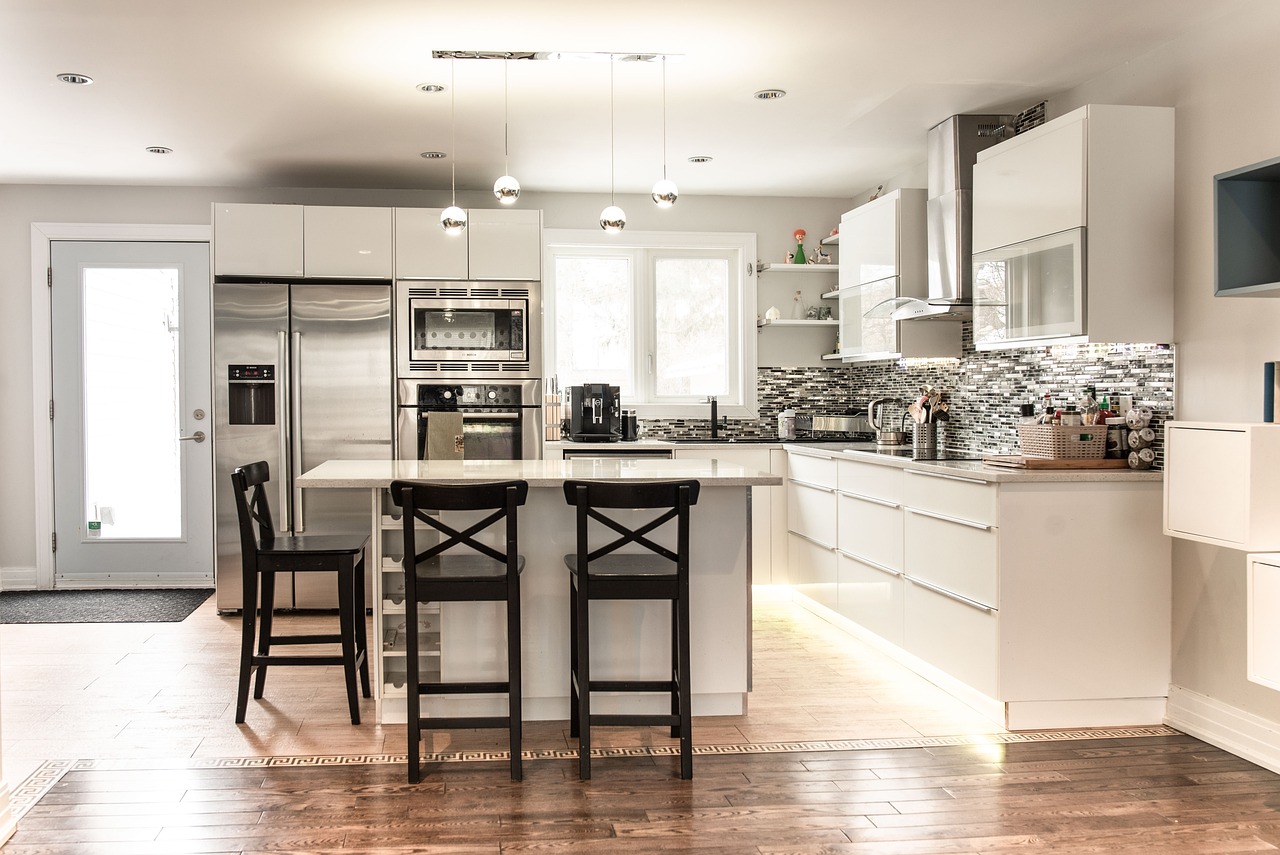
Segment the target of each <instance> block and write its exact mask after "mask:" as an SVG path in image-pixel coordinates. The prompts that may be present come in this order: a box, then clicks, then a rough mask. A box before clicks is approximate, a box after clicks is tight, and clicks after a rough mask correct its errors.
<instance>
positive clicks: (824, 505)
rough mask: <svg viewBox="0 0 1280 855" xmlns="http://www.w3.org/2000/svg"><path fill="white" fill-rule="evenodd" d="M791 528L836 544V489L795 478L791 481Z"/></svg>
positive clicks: (789, 522)
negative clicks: (810, 484) (801, 482)
mask: <svg viewBox="0 0 1280 855" xmlns="http://www.w3.org/2000/svg"><path fill="white" fill-rule="evenodd" d="M787 528H788V529H790V530H791V531H794V532H796V533H798V534H803V535H804V536H805V537H809V538H812V539H813V540H816V541H818V542H819V543H823V544H825V545H827V546H835V545H836V492H835V490H834V489H832V488H829V487H811V486H809V485H808V484H798V483H796V482H794V481H792V482H790V483H788V484H787Z"/></svg>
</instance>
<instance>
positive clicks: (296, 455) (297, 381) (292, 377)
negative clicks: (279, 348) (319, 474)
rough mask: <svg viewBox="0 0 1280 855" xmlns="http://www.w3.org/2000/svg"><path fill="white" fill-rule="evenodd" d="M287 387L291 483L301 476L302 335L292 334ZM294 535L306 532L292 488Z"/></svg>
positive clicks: (299, 497) (297, 496)
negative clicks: (291, 437) (290, 411)
mask: <svg viewBox="0 0 1280 855" xmlns="http://www.w3.org/2000/svg"><path fill="white" fill-rule="evenodd" d="M289 387H290V394H291V395H292V396H293V401H292V404H293V407H292V409H293V428H294V433H295V434H296V436H297V440H296V441H295V442H294V443H293V464H292V466H291V469H292V471H291V472H290V473H289V476H290V477H289V481H290V483H293V482H294V480H295V479H296V478H297V476H299V475H301V474H302V437H303V436H304V435H305V434H304V433H303V429H302V333H300V332H295V333H294V334H293V353H292V354H291V358H290V360H289ZM293 516H294V529H293V533H294V534H302V533H303V532H305V531H306V530H307V521H306V516H305V514H304V513H303V508H302V488H301V487H298V486H295V487H294V488H293Z"/></svg>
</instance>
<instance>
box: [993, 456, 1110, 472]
mask: <svg viewBox="0 0 1280 855" xmlns="http://www.w3.org/2000/svg"><path fill="white" fill-rule="evenodd" d="M982 462H983V463H990V464H991V465H992V466H1008V467H1010V468H1013V469H1128V468H1129V461H1128V460H1125V459H1124V458H1122V457H1077V458H1061V459H1054V458H1049V457H1023V456H1022V455H1021V454H987V455H983V458H982Z"/></svg>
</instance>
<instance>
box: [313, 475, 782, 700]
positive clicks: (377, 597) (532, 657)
mask: <svg viewBox="0 0 1280 855" xmlns="http://www.w3.org/2000/svg"><path fill="white" fill-rule="evenodd" d="M681 478H696V479H697V480H698V481H699V482H701V484H702V493H701V497H700V498H699V500H698V504H697V505H696V506H694V508H693V510H692V532H691V544H690V550H691V580H690V584H691V600H692V603H691V608H692V623H693V631H692V637H691V642H692V651H693V661H692V682H693V692H694V697H693V712H694V715H700V716H705V715H737V714H741V713H742V712H744V711H745V707H746V692H747V691H748V690H749V688H750V674H751V587H750V582H751V548H750V547H751V538H750V536H749V533H750V519H751V488H752V487H756V486H778V485H780V484H782V478H781V477H780V476H778V475H770V474H769V473H767V472H760V471H758V470H755V469H751V468H748V467H744V466H740V465H735V464H730V463H723V462H720V461H717V460H661V459H659V460H629V459H621V460H618V459H614V460H602V459H579V460H524V461H521V460H515V461H512V460H468V461H441V460H437V461H416V460H329V461H326V462H325V463H322V464H320V465H319V466H317V467H315V468H314V469H312V470H310V471H309V472H306V473H304V474H303V475H301V476H299V477H298V479H297V483H298V486H300V487H303V488H306V489H334V488H345V489H351V488H367V489H368V490H369V495H370V525H371V527H372V532H373V542H372V545H371V547H370V552H369V556H368V559H367V560H368V564H369V566H370V567H371V568H372V574H371V585H370V589H371V590H370V596H371V600H372V603H373V613H374V634H373V635H372V636H371V647H372V648H376V649H373V650H371V651H370V652H371V654H372V656H371V659H372V662H373V663H374V680H375V697H376V699H377V700H376V703H377V719H378V721H380V722H383V723H394V722H403V721H405V718H406V713H405V687H404V682H405V681H404V649H403V634H402V632H401V630H402V624H403V620H404V605H403V599H402V598H401V597H399V596H398V591H402V590H403V575H402V573H403V571H402V569H401V559H402V549H401V546H400V543H401V532H402V531H403V529H402V525H403V523H402V521H401V519H400V518H399V511H398V509H396V508H395V506H394V505H393V504H392V502H391V501H390V495H389V492H388V490H387V487H388V486H389V485H390V484H391V482H392V481H394V480H399V479H404V480H431V481H438V482H442V483H467V482H475V481H497V480H507V479H523V480H525V481H528V482H529V488H530V489H529V498H528V502H527V504H526V505H525V506H524V507H523V508H521V510H520V516H519V522H520V552H521V554H523V555H524V556H525V570H524V574H523V576H522V577H521V616H522V621H523V625H522V629H521V644H522V648H523V663H522V664H523V669H524V715H525V718H526V719H528V720H534V721H537V720H560V719H567V718H568V717H569V578H568V570H567V569H566V568H565V566H564V561H563V556H564V555H565V554H567V553H569V552H572V551H574V549H575V532H574V513H573V509H572V508H571V507H569V505H568V504H566V502H565V500H564V493H563V492H562V489H561V488H562V485H563V484H564V482H565V481H566V480H568V479H592V480H608V481H653V480H670V479H681ZM429 531H430V530H429ZM592 608H593V615H596V617H594V618H593V624H592V641H593V644H594V645H596V646H595V647H594V648H593V652H592V656H593V662H592V666H593V671H595V672H596V673H598V674H599V675H600V676H601V678H602V679H609V678H610V675H611V673H614V672H617V673H626V674H629V675H631V676H636V675H648V674H652V675H653V677H651V679H657V678H658V676H659V675H661V673H662V669H663V667H664V663H665V662H666V659H667V657H668V656H669V653H668V650H669V647H668V645H669V632H670V629H669V620H668V610H667V609H666V608H664V607H663V604H661V603H627V602H623V603H595V604H593V606H592ZM420 623H421V624H422V627H421V628H422V632H421V637H422V638H423V639H424V645H425V646H424V647H423V648H422V650H423V655H424V657H425V658H424V662H429V663H430V664H428V665H426V666H424V667H425V668H426V669H427V670H434V671H436V672H437V673H438V675H439V678H440V679H443V680H462V679H471V680H498V679H502V675H504V674H505V669H506V664H505V658H504V654H503V651H504V650H505V645H504V643H503V641H502V639H503V633H504V632H505V630H504V621H503V616H502V606H501V604H493V603H446V604H444V607H443V608H441V609H440V610H439V611H437V612H427V613H426V614H425V615H422V616H420ZM379 639H380V640H381V644H380V645H379V644H378V641H377V640H379ZM664 699H665V696H663V697H659V696H655V697H654V698H653V704H654V707H653V708H654V709H655V710H659V711H660V710H661V704H662V702H663V700H664ZM647 700H648V699H645V698H641V699H636V698H634V697H632V698H609V697H602V698H600V699H599V700H598V701H597V703H596V706H597V707H598V708H600V710H601V711H602V712H610V711H612V710H615V709H616V710H619V711H621V710H622V709H624V707H623V706H622V705H624V704H625V705H627V706H626V707H625V708H627V709H634V708H635V707H634V706H632V705H636V704H644V703H646V701H647ZM505 706H506V700H505V697H500V698H494V699H484V698H481V699H469V698H444V699H441V700H440V701H439V702H436V703H435V708H436V709H441V710H444V709H445V708H446V707H447V712H443V711H442V712H441V713H440V714H441V715H445V714H450V715H454V714H468V713H477V714H502V713H503V712H504V711H505ZM646 710H647V707H646Z"/></svg>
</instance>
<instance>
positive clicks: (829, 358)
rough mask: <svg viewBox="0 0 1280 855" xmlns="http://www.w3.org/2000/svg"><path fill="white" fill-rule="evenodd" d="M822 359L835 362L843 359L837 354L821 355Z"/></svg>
mask: <svg viewBox="0 0 1280 855" xmlns="http://www.w3.org/2000/svg"><path fill="white" fill-rule="evenodd" d="M822 358H823V359H824V360H836V359H843V357H842V356H841V355H840V354H838V353H824V354H822Z"/></svg>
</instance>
